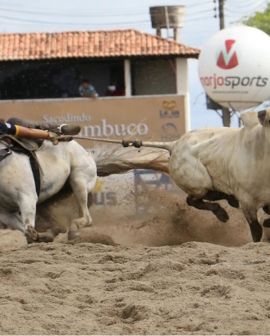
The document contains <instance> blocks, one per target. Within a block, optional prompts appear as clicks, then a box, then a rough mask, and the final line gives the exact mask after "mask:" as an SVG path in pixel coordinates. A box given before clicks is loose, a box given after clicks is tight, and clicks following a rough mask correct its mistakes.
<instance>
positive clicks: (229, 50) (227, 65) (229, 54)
mask: <svg viewBox="0 0 270 336" xmlns="http://www.w3.org/2000/svg"><path fill="white" fill-rule="evenodd" d="M237 65H238V58H237V54H236V51H235V40H225V46H224V48H223V49H222V50H221V52H220V54H219V55H218V59H217V66H219V67H220V68H222V69H232V68H235V67H236V66H237Z"/></svg>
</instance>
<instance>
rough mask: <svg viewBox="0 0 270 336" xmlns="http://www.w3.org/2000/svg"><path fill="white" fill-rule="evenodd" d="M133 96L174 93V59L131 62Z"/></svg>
mask: <svg viewBox="0 0 270 336" xmlns="http://www.w3.org/2000/svg"><path fill="white" fill-rule="evenodd" d="M131 64H132V77H133V92H132V93H133V94H134V95H152V94H174V93H176V70H175V60H174V59H149V60H146V59H143V60H136V61H135V60H134V61H132V63H131Z"/></svg>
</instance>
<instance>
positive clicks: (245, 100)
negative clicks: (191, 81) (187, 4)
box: [199, 26, 270, 110]
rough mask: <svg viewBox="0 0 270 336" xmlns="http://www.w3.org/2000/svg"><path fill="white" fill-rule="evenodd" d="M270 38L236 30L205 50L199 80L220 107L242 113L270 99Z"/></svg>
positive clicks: (228, 31) (226, 32) (218, 35)
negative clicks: (241, 111)
mask: <svg viewBox="0 0 270 336" xmlns="http://www.w3.org/2000/svg"><path fill="white" fill-rule="evenodd" d="M269 54H270V37H269V36H268V35H267V34H265V33H264V32H263V31H261V30H259V29H256V28H252V27H247V26H236V27H231V28H226V29H223V30H221V31H219V32H218V33H216V34H215V35H213V37H212V38H211V39H210V40H209V41H208V42H207V43H206V45H205V46H204V47H203V48H202V50H201V53H200V57H199V76H200V81H201V83H202V86H203V87H204V89H205V91H206V93H207V94H208V95H209V96H210V97H211V98H212V99H213V100H214V101H216V102H217V103H218V104H220V105H223V106H226V107H231V108H233V109H235V110H241V109H245V108H249V107H252V106H256V105H258V104H261V103H262V102H263V101H265V100H267V99H269V98H270V63H269Z"/></svg>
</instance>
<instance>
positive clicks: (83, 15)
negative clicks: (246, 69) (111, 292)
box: [0, 0, 268, 128]
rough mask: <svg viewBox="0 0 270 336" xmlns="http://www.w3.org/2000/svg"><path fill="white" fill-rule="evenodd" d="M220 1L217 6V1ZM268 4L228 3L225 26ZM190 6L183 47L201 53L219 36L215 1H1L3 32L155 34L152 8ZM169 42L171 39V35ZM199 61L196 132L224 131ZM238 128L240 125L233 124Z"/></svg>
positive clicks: (193, 65)
mask: <svg viewBox="0 0 270 336" xmlns="http://www.w3.org/2000/svg"><path fill="white" fill-rule="evenodd" d="M216 1H217V0H216ZM267 2H268V1H265V0H264V1H262V0H237V1H236V0H226V1H225V25H226V26H229V25H233V24H237V23H238V22H239V21H241V19H243V18H245V17H248V16H250V15H252V14H253V13H254V12H256V11H261V10H264V9H265V7H266V5H267ZM178 4H180V5H186V16H185V21H184V27H183V28H182V30H181V37H180V38H181V42H182V43H184V44H187V45H190V46H194V47H199V48H201V47H202V46H203V45H204V43H206V41H207V40H208V39H209V38H210V37H211V36H212V35H213V34H214V33H215V32H217V31H218V30H219V21H218V18H215V17H214V15H215V14H216V15H218V12H217V10H216V11H215V9H214V8H215V7H217V2H216V3H215V2H214V1H213V0H182V1H180V2H179V1H172V0H169V1H168V0H133V1H129V2H127V1H126V0H114V1H112V0H98V1H97V0H76V1H74V0H24V1H22V0H0V31H1V32H37V31H39V32H41V31H67V30H69V31H71V30H104V29H119V28H123V29H124V28H135V29H138V30H141V31H145V32H148V33H152V34H154V33H155V31H154V30H153V29H152V28H151V23H150V16H149V7H150V6H161V5H178ZM164 37H170V33H169V34H168V33H167V32H166V31H165V32H164ZM197 66H198V62H197V60H190V61H189V71H190V77H189V83H190V84H189V87H190V96H191V98H190V107H191V127H192V128H198V127H205V126H221V119H220V118H219V117H218V116H217V114H216V113H215V112H214V111H212V110H207V109H206V106H205V95H204V91H203V88H202V86H201V84H200V82H199V78H198V70H197ZM233 125H234V126H235V125H237V119H236V118H234V120H233Z"/></svg>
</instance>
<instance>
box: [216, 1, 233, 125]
mask: <svg viewBox="0 0 270 336" xmlns="http://www.w3.org/2000/svg"><path fill="white" fill-rule="evenodd" d="M224 2H225V0H218V11H219V29H220V30H221V29H224V28H225V18H224ZM222 123H223V126H227V127H230V125H231V112H230V110H229V109H228V108H227V107H223V108H222Z"/></svg>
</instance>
